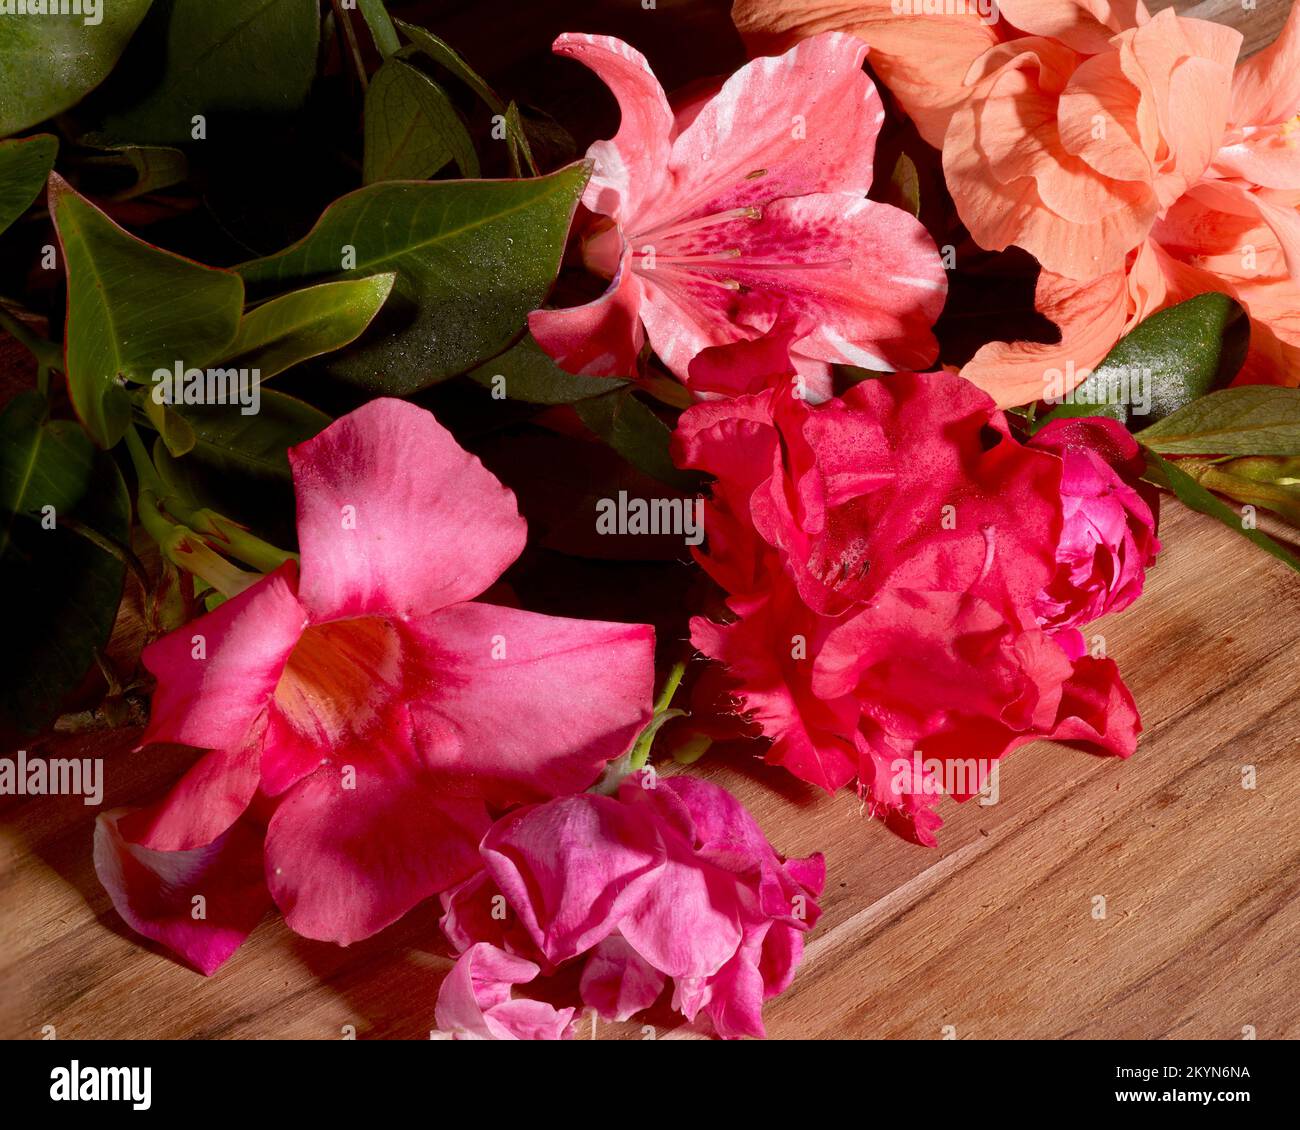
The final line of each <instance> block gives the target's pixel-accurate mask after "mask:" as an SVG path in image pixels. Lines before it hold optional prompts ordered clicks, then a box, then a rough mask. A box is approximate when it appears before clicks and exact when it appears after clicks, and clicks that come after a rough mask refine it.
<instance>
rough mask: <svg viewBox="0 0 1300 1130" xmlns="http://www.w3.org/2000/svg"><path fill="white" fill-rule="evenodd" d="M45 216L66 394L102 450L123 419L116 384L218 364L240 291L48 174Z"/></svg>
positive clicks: (227, 275)
mask: <svg viewBox="0 0 1300 1130" xmlns="http://www.w3.org/2000/svg"><path fill="white" fill-rule="evenodd" d="M50 211H51V213H52V214H53V216H54V222H55V226H56V228H57V229H58V233H59V242H60V244H61V245H62V247H63V258H64V263H65V264H66V266H67V272H68V321H67V329H66V336H65V341H64V353H65V366H66V367H65V371H66V373H67V376H68V388H69V390H70V391H71V394H72V402H73V405H74V406H75V407H76V409H77V415H78V416H79V417H80V418H81V422H82V423H83V424H84V425H85V427H86V430H87V431H88V432H89V433H90V435H91V437H92V438H93V439H94V440H95V442H96V443H98V444H99V445H100V446H101V447H111V446H112V445H113V444H114V443H116V442H117V441H118V440H119V439H120V438H121V437H122V434H123V432H124V431H125V430H126V426H127V423H128V422H129V420H130V402H129V400H128V398H127V396H126V394H125V392H124V391H123V389H122V387H121V384H120V380H119V378H125V379H127V380H133V381H138V382H140V383H152V375H153V373H154V371H155V370H156V369H172V368H173V367H174V366H175V365H176V364H177V363H178V362H179V363H181V364H182V365H183V366H184V367H186V368H189V367H201V366H204V365H206V364H207V363H208V362H209V361H211V360H213V359H214V358H215V357H217V356H218V355H219V354H220V353H221V351H222V350H223V349H225V347H226V346H228V345H229V344H230V343H231V341H233V340H234V337H235V330H236V328H237V327H238V325H239V313H240V309H241V307H242V305H243V293H244V287H243V283H242V281H241V280H240V278H239V276H238V275H235V274H233V273H231V272H230V271H219V270H215V269H213V268H211V267H204V266H201V265H200V264H198V263H193V262H191V261H190V260H188V259H183V258H181V257H180V256H179V255H173V254H171V253H170V252H167V251H163V250H161V249H160V248H157V247H154V246H153V245H152V244H148V243H145V242H144V241H143V240H139V239H136V238H135V236H133V235H131V234H129V233H128V232H126V231H123V230H122V229H121V228H120V227H118V226H117V225H116V224H115V223H113V221H112V220H110V219H109V218H108V217H107V216H105V215H104V213H103V212H101V211H99V209H97V208H95V207H94V206H93V205H92V204H91V203H90V202H89V201H87V200H85V199H83V198H82V197H81V196H78V195H77V193H75V192H74V191H73V190H72V189H71V188H70V187H69V186H68V185H67V183H66V182H64V181H63V180H62V178H60V177H59V176H58V175H57V174H55V175H54V176H52V177H51V180H50Z"/></svg>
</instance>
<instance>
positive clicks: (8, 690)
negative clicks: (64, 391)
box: [0, 392, 131, 733]
mask: <svg viewBox="0 0 1300 1130" xmlns="http://www.w3.org/2000/svg"><path fill="white" fill-rule="evenodd" d="M47 507H49V508H52V509H46V508H47ZM130 521H131V502H130V499H129V497H128V496H127V493H126V486H125V484H124V483H123V482H122V476H121V473H120V472H119V471H118V469H117V464H116V463H115V462H114V461H113V457H112V456H111V455H109V454H108V453H106V452H101V451H96V450H95V448H94V447H93V446H92V444H91V443H90V441H89V440H88V439H87V438H86V436H85V433H83V432H82V430H81V429H80V428H79V427H77V425H76V424H75V423H73V422H72V421H71V420H54V421H51V420H49V419H47V408H46V403H45V398H44V397H43V396H41V395H40V394H39V393H34V392H32V393H23V394H20V395H19V396H17V397H15V398H14V399H13V400H12V401H10V403H9V405H8V406H7V407H6V408H5V410H4V412H3V413H0V617H3V621H4V626H5V638H6V639H7V640H8V641H9V642H10V646H8V647H6V648H4V649H3V654H4V658H3V661H2V663H3V670H2V671H0V712H3V713H4V714H5V716H6V717H8V718H11V719H13V721H14V722H15V723H16V724H17V725H18V726H19V727H20V728H21V729H22V730H24V731H25V732H27V733H35V732H37V731H39V730H41V729H43V728H44V727H45V726H46V725H48V724H49V722H50V721H51V720H52V719H53V717H54V716H55V715H56V714H57V713H58V710H59V706H60V704H61V703H62V702H63V700H64V699H65V698H66V697H67V695H68V694H69V693H70V692H71V691H72V690H74V689H75V688H76V687H77V685H78V683H80V681H81V679H82V678H83V676H84V675H85V674H86V671H87V670H88V669H89V668H90V665H91V664H92V663H93V662H94V659H95V651H96V649H98V648H101V647H103V646H104V645H105V644H106V643H107V642H108V637H109V635H110V634H111V633H112V630H113V620H114V618H115V616H116V613H117V606H118V602H119V600H120V599H121V595H122V583H123V579H124V577H125V571H126V567H125V565H124V563H123V561H122V559H121V558H119V557H116V556H114V555H113V554H111V553H109V552H107V551H106V550H104V549H102V548H100V547H99V546H98V545H96V544H95V542H94V541H92V540H90V539H89V538H87V537H85V536H83V535H82V534H81V533H79V532H77V530H78V528H81V529H84V530H87V531H93V533H94V534H95V535H98V536H99V537H101V538H103V539H106V540H108V541H111V542H117V543H118V544H126V542H127V539H128V537H129V533H130ZM51 525H52V528H50V527H51Z"/></svg>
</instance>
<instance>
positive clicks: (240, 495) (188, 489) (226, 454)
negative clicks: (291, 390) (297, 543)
mask: <svg viewBox="0 0 1300 1130" xmlns="http://www.w3.org/2000/svg"><path fill="white" fill-rule="evenodd" d="M176 411H177V412H178V413H179V414H180V415H182V416H183V417H184V419H185V421H186V423H188V424H189V425H190V427H191V428H193V430H194V433H195V436H196V443H195V445H194V449H193V450H192V451H190V452H189V454H187V455H186V456H185V457H184V458H183V459H174V458H172V457H171V456H170V455H169V454H168V453H167V451H166V449H165V447H164V446H163V445H162V444H161V443H159V444H158V445H156V447H155V450H154V460H155V462H156V463H157V465H158V470H159V471H160V472H161V474H162V476H163V479H164V480H165V481H166V482H167V484H168V485H169V486H170V487H171V488H172V489H174V490H177V491H179V492H180V493H181V495H182V497H185V498H189V499H191V500H193V501H194V503H195V504H196V505H197V506H207V507H209V508H210V509H212V510H215V511H217V512H218V513H220V514H224V515H227V516H228V517H230V518H233V519H234V520H235V521H237V522H242V523H244V524H245V525H247V526H249V527H251V528H252V529H253V530H254V531H255V532H256V533H257V534H259V535H260V536H261V537H264V538H266V539H267V540H268V541H270V542H272V543H274V544H276V545H284V546H290V545H292V544H293V543H294V538H295V531H294V523H293V514H294V497H293V482H292V479H291V476H290V473H289V459H288V455H287V452H288V450H289V448H291V447H293V446H294V445H295V444H299V443H302V442H303V441H304V440H308V439H311V438H312V436H314V435H316V434H317V433H318V432H320V431H321V430H322V429H324V428H326V427H328V426H329V424H330V418H329V417H328V416H327V415H325V413H324V412H321V411H319V410H318V409H316V408H313V407H312V406H311V405H310V404H307V403H306V402H305V401H302V400H298V399H296V398H295V397H292V396H287V395H285V394H284V393H282V392H279V391H277V390H275V389H271V388H263V389H262V390H261V404H260V410H259V411H258V413H257V414H256V415H253V416H245V415H243V414H241V413H240V412H239V411H238V409H235V408H231V407H229V406H225V407H223V406H220V405H205V406H202V407H199V406H195V405H178V406H177V408H176Z"/></svg>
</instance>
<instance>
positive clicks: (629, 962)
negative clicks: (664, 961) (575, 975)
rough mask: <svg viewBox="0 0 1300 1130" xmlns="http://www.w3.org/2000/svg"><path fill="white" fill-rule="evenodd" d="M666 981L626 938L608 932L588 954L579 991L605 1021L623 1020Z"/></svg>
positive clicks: (649, 1002) (648, 1003)
mask: <svg viewBox="0 0 1300 1130" xmlns="http://www.w3.org/2000/svg"><path fill="white" fill-rule="evenodd" d="M666 982H667V978H666V977H664V975H663V974H662V973H660V972H659V970H657V969H656V968H655V967H654V966H653V965H651V964H650V963H649V962H647V961H646V960H645V958H643V957H642V956H641V955H640V954H639V953H637V952H636V950H634V949H633V948H632V947H631V946H630V945H628V944H627V941H626V940H625V939H623V938H621V937H620V936H619V935H618V934H611V935H610V936H609V937H608V938H606V939H605V940H604V941H602V942H601V943H600V944H599V945H597V946H596V947H595V948H594V949H593V950H592V951H591V952H590V953H589V954H588V956H587V961H586V963H585V964H584V965H583V967H582V981H581V983H580V985H579V990H578V991H579V992H580V993H581V994H582V1003H583V1004H585V1005H586V1006H587V1007H588V1008H594V1009H595V1010H596V1011H597V1012H598V1013H600V1015H601V1016H602V1017H603V1018H604V1019H605V1020H610V1021H622V1020H627V1019H629V1018H630V1017H631V1016H632V1015H633V1014H634V1013H637V1012H640V1011H641V1010H642V1009H643V1008H649V1007H650V1006H651V1005H652V1004H654V1003H655V1001H657V1000H658V999H659V994H660V993H662V992H663V989H664V985H665V983H666Z"/></svg>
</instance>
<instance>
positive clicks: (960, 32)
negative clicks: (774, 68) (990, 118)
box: [731, 0, 1002, 148]
mask: <svg viewBox="0 0 1300 1130" xmlns="http://www.w3.org/2000/svg"><path fill="white" fill-rule="evenodd" d="M936 7H938V8H939V9H940V10H939V11H935V12H934V14H933V15H931V14H929V13H926V15H925V18H921V17H920V16H919V15H917V16H912V17H909V16H906V15H903V16H900V15H899V12H898V8H897V3H896V0H852V2H851V3H834V4H822V3H792V2H791V0H735V3H734V4H733V6H732V10H731V17H732V19H733V20H734V21H735V24H736V27H737V28H739V29H740V33H741V35H743V36H744V37H745V42H746V43H747V44H748V45H749V47H750V49H751V50H752V51H755V52H765V53H766V52H772V51H776V50H781V49H783V48H784V47H786V46H788V45H789V44H790V43H791V42H793V41H794V40H796V39H801V38H804V37H807V36H812V35H816V34H817V33H818V32H823V31H831V30H836V31H848V32H851V33H853V34H854V35H856V36H858V37H859V38H860V39H862V40H863V41H864V42H866V43H867V44H868V45H869V46H870V48H871V66H872V69H873V70H875V72H876V73H877V74H878V75H880V77H881V79H882V80H883V81H884V83H885V85H886V86H888V87H889V89H890V90H891V91H893V93H894V94H895V95H896V96H897V97H898V100H899V101H900V102H901V103H902V104H903V109H904V110H906V111H907V114H908V116H909V117H910V118H911V119H912V120H913V121H914V122H916V125H917V128H918V129H919V130H920V131H921V136H922V137H924V138H925V140H926V141H928V142H929V143H930V144H931V145H933V146H935V147H936V148H938V147H940V146H942V145H943V135H944V131H945V129H946V128H947V125H948V118H949V116H950V115H951V113H952V110H953V107H954V106H955V105H956V104H957V103H959V102H961V101H962V100H964V98H965V97H966V94H967V90H966V88H965V86H964V85H963V81H962V80H963V79H964V78H965V75H966V72H967V71H968V70H969V69H970V67H971V64H973V63H974V62H975V60H976V59H978V58H979V57H980V56H981V55H982V54H984V52H985V51H987V50H988V49H989V48H990V47H992V46H994V45H995V44H996V43H998V42H999V40H1000V39H1001V38H1002V37H1001V35H1000V33H999V30H998V24H997V21H996V20H993V19H981V17H980V16H979V14H978V12H977V11H976V6H975V5H974V4H966V5H961V6H960V7H961V11H960V13H959V14H957V15H946V14H944V11H943V10H942V9H943V6H942V5H937V6H936ZM994 10H995V11H996V9H994Z"/></svg>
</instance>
